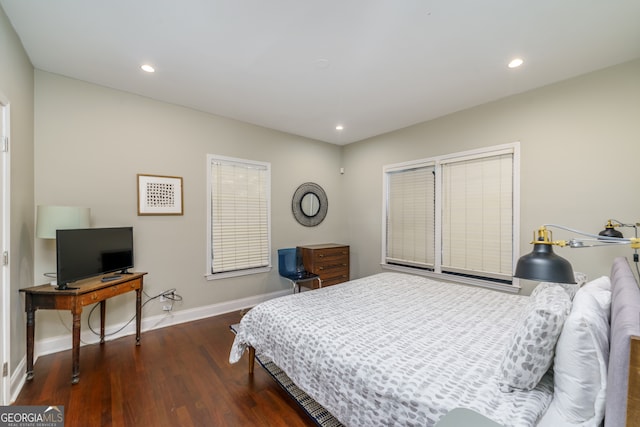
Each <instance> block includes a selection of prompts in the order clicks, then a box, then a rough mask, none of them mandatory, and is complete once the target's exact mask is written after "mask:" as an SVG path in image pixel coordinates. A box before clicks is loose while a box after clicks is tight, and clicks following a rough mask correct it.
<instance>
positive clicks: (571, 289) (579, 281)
mask: <svg viewBox="0 0 640 427" xmlns="http://www.w3.org/2000/svg"><path fill="white" fill-rule="evenodd" d="M573 276H574V277H575V280H576V283H575V284H571V283H554V282H540V283H539V284H538V285H537V286H536V287H535V288H534V289H533V292H531V296H535V295H536V294H537V293H538V292H540V291H541V290H542V289H544V288H548V287H552V286H560V287H561V288H562V289H564V290H565V292H566V293H567V295H569V298H570V299H571V300H573V297H575V296H576V292H578V289H580V287H581V286H582V285H584V284H585V282H586V281H587V275H586V274H584V273H580V272H578V271H576V272H575V273H573Z"/></svg>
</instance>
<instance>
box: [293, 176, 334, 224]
mask: <svg viewBox="0 0 640 427" xmlns="http://www.w3.org/2000/svg"><path fill="white" fill-rule="evenodd" d="M327 209H328V202H327V195H326V194H325V192H324V190H323V189H322V187H320V186H319V185H318V184H316V183H313V182H305V183H304V184H302V185H301V186H300V187H298V189H297V190H296V191H295V193H293V198H292V200H291V210H292V211H293V216H294V217H295V219H296V221H298V222H299V223H300V224H302V225H304V226H305V227H314V226H316V225H318V224H320V223H321V222H322V221H323V220H324V218H325V216H327Z"/></svg>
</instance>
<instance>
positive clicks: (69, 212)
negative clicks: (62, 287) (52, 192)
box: [36, 205, 91, 285]
mask: <svg viewBox="0 0 640 427" xmlns="http://www.w3.org/2000/svg"><path fill="white" fill-rule="evenodd" d="M90 213H91V209H89V208H82V207H77V206H48V205H39V206H38V212H37V215H36V237H38V238H40V239H55V238H56V230H67V229H74V228H89V218H90ZM44 275H45V276H46V277H49V278H55V277H56V273H45V274H44ZM51 284H52V285H57V282H56V281H55V280H54V281H52V282H51Z"/></svg>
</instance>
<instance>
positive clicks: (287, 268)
mask: <svg viewBox="0 0 640 427" xmlns="http://www.w3.org/2000/svg"><path fill="white" fill-rule="evenodd" d="M297 272H298V254H297V250H296V248H284V249H278V273H280V275H281V276H283V277H288V276H292V275H294V274H296V273H297Z"/></svg>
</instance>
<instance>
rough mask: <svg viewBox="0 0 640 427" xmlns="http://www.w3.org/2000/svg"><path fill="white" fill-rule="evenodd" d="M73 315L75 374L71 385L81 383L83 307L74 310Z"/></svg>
mask: <svg viewBox="0 0 640 427" xmlns="http://www.w3.org/2000/svg"><path fill="white" fill-rule="evenodd" d="M72 314H73V344H72V346H73V349H72V350H71V351H72V358H73V374H72V377H71V384H78V382H79V381H80V318H81V315H82V307H80V309H77V308H76V309H74V310H73V311H72Z"/></svg>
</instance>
